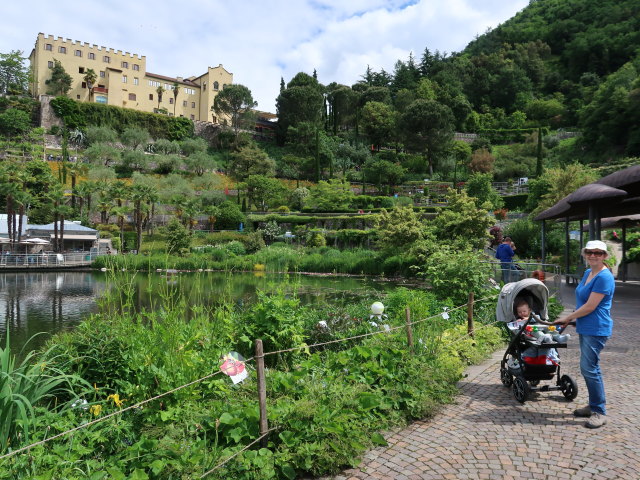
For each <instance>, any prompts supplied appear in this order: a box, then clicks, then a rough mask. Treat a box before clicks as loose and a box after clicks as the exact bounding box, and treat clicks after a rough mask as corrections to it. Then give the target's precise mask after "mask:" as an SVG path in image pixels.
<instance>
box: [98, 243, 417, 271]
mask: <svg viewBox="0 0 640 480" xmlns="http://www.w3.org/2000/svg"><path fill="white" fill-rule="evenodd" d="M413 263H415V259H412V258H409V257H407V256H405V255H403V254H402V253H399V254H398V255H395V256H392V257H386V256H384V255H383V254H381V253H380V252H377V251H373V250H367V249H353V250H338V249H335V248H331V247H322V248H308V249H305V248H297V247H291V246H287V245H280V244H276V245H271V246H270V247H267V248H263V249H262V250H260V251H258V252H255V253H252V254H248V255H235V254H233V253H232V252H229V251H227V250H225V249H223V248H211V249H208V250H204V251H196V252H192V253H191V254H189V255H188V256H186V257H178V256H169V255H166V254H152V255H149V256H143V255H118V256H102V257H98V258H97V259H96V261H95V262H94V267H97V268H103V267H104V268H107V269H108V270H114V271H117V270H121V269H126V270H133V271H148V272H152V271H155V270H164V269H177V270H194V271H195V270H206V269H211V270H219V271H226V272H233V271H252V270H254V266H255V265H256V264H259V265H264V270H265V271H267V272H317V273H344V274H353V275H388V276H390V275H400V274H402V275H411V273H412V272H411V270H410V265H412V264H413Z"/></svg>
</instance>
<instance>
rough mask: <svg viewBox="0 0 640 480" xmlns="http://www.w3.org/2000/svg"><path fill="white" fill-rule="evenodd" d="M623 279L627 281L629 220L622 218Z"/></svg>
mask: <svg viewBox="0 0 640 480" xmlns="http://www.w3.org/2000/svg"><path fill="white" fill-rule="evenodd" d="M621 267H622V281H623V282H626V281H627V222H626V221H625V220H622V265H621Z"/></svg>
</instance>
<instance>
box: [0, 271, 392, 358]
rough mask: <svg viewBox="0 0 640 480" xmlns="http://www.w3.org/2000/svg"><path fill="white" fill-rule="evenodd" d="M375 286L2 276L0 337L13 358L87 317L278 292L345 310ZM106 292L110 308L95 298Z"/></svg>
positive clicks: (215, 278)
mask: <svg viewBox="0 0 640 480" xmlns="http://www.w3.org/2000/svg"><path fill="white" fill-rule="evenodd" d="M393 287H394V285H392V284H389V283H388V282H379V281H376V279H369V278H353V277H334V276H320V275H318V276H302V275H298V276H287V275H254V274H224V273H218V272H209V273H207V272H205V273H199V274H196V273H194V274H184V273H183V274H171V275H167V274H166V273H165V274H150V275H148V274H141V273H138V274H129V273H126V272H125V273H118V274H117V275H113V274H104V273H101V272H57V273H56V272H46V273H45V272H41V273H33V272H26V273H0V337H2V344H1V345H3V346H4V337H5V333H6V331H7V328H8V329H9V332H10V334H11V346H12V350H13V351H14V352H18V351H19V350H20V348H21V347H22V346H23V345H24V344H25V342H26V341H27V340H28V339H29V338H30V337H31V336H33V335H34V334H37V333H41V332H44V334H43V335H38V336H37V337H36V338H35V339H34V340H32V341H31V342H30V343H29V345H28V349H29V350H31V349H34V348H38V347H39V346H41V345H42V344H44V342H45V341H46V340H47V338H49V337H50V336H51V335H53V334H55V333H57V332H60V331H63V330H68V329H71V328H73V327H75V326H76V325H78V324H79V323H80V322H81V321H82V320H83V319H85V318H87V317H88V316H89V315H90V314H91V313H97V312H105V313H108V312H117V311H120V310H122V309H124V308H126V309H133V310H135V311H143V310H147V311H148V310H158V309H162V308H164V307H165V306H166V305H171V304H173V303H174V302H177V301H179V300H180V299H181V298H182V297H183V296H184V297H186V301H187V302H188V305H191V306H192V307H196V306H205V307H212V306H213V307H215V306H216V305H220V304H227V305H233V306H234V307H235V308H247V307H250V305H252V304H253V302H254V301H255V299H256V296H257V291H258V290H262V291H273V290H275V289H283V290H284V291H285V293H286V294H288V295H294V294H295V295H297V296H298V298H300V301H301V303H302V304H314V303H316V304H317V303H322V304H345V303H348V302H351V301H353V300H354V299H355V298H356V297H361V296H363V295H364V296H370V297H371V299H372V300H375V299H377V295H378V294H379V292H381V291H385V290H388V289H390V288H393ZM107 290H109V291H110V292H111V294H110V295H108V296H106V297H105V298H107V300H102V301H101V300H100V297H101V296H103V295H104V293H105V292H106V291H107Z"/></svg>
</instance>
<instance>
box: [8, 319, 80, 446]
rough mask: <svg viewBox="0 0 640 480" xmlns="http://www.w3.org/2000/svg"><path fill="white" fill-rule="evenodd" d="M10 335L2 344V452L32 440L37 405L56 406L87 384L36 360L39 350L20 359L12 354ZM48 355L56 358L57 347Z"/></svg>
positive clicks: (46, 355) (47, 355)
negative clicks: (62, 399)
mask: <svg viewBox="0 0 640 480" xmlns="http://www.w3.org/2000/svg"><path fill="white" fill-rule="evenodd" d="M9 337H10V335H9V331H8V330H7V337H6V341H5V348H4V349H3V348H1V347H0V452H4V451H5V450H6V449H7V448H8V447H11V446H14V445H19V444H20V443H22V442H23V441H25V442H28V441H29V437H30V430H31V428H30V427H31V425H32V424H33V422H34V407H35V406H37V405H44V406H56V404H57V403H58V401H59V399H60V397H62V398H68V397H71V396H73V389H74V386H78V385H83V382H82V381H81V380H80V379H79V378H78V377H76V376H75V375H69V374H66V373H63V372H62V371H60V370H59V369H57V368H54V367H51V366H50V365H49V364H47V363H44V362H42V363H34V362H33V360H34V356H35V352H30V353H29V354H27V355H26V357H24V359H23V360H20V361H18V360H17V359H16V356H15V355H13V354H11V348H10V340H9ZM44 357H45V358H46V357H48V358H51V359H55V355H54V354H53V349H50V350H49V351H48V352H46V353H45V354H44ZM84 386H88V384H84Z"/></svg>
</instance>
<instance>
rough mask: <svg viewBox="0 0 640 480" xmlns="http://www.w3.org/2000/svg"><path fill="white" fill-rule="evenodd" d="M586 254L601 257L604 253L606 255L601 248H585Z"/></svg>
mask: <svg viewBox="0 0 640 480" xmlns="http://www.w3.org/2000/svg"><path fill="white" fill-rule="evenodd" d="M584 255H585V257H586V256H588V255H594V256H596V257H601V256H602V255H604V252H601V251H600V250H585V251H584Z"/></svg>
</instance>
